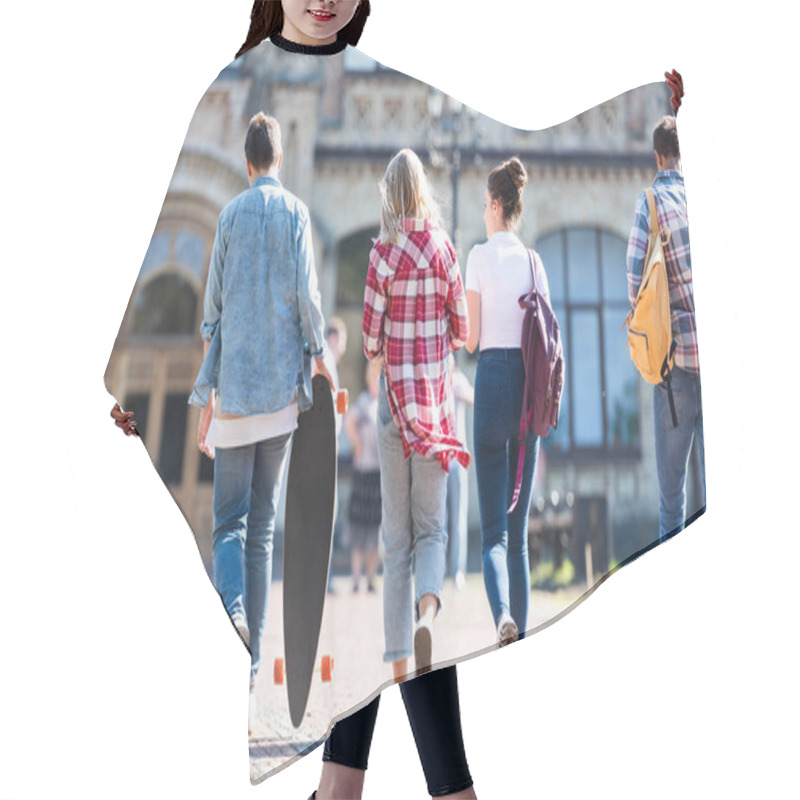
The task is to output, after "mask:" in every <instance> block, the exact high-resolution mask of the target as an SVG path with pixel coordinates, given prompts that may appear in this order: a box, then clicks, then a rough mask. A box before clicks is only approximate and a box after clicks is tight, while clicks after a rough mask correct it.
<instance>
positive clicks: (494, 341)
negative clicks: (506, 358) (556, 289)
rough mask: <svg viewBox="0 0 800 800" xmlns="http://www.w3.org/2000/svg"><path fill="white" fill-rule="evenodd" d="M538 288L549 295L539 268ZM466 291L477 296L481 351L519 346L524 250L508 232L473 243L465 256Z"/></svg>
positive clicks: (527, 275)
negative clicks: (473, 245)
mask: <svg viewBox="0 0 800 800" xmlns="http://www.w3.org/2000/svg"><path fill="white" fill-rule="evenodd" d="M537 280H538V281H539V288H540V289H541V290H542V291H543V292H545V293H547V294H549V293H550V289H549V287H548V285H547V276H546V275H545V274H544V270H543V269H541V263H540V269H539V272H538V274H537ZM466 283H467V285H466V288H467V291H472V292H477V293H478V294H479V295H480V296H481V337H480V342H479V344H480V348H481V350H488V349H490V348H492V347H503V348H508V347H520V346H521V344H522V321H523V320H524V318H525V312H524V311H523V310H522V309H521V308H520V307H519V298H520V297H521V296H522V295H524V294H527V293H528V292H529V291H530V290H531V288H532V284H531V266H530V261H529V259H528V250H527V249H526V247H525V245H524V244H522V242H521V241H520V240H519V239H518V238H517V236H516V234H514V233H511V232H510V231H498V232H497V233H495V234H494V235H493V236H492V237H491V239H489V241H488V242H485V243H484V244H476V245H475V247H473V248H472V250H470V253H469V256H468V257H467V281H466Z"/></svg>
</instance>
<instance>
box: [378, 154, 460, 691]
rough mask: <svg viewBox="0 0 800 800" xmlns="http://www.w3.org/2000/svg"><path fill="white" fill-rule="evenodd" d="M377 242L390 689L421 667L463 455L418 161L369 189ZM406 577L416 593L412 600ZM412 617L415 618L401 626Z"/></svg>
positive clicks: (449, 324)
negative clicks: (375, 191)
mask: <svg viewBox="0 0 800 800" xmlns="http://www.w3.org/2000/svg"><path fill="white" fill-rule="evenodd" d="M381 195H382V199H383V207H382V211H381V234H380V239H379V240H378V241H377V242H376V243H375V245H374V246H373V248H372V252H371V253H370V260H369V269H368V271H367V285H366V290H365V293H364V319H363V331H364V352H365V353H366V355H367V358H369V359H370V360H371V361H374V362H378V363H381V364H382V365H383V373H382V375H381V385H380V390H379V394H378V452H379V454H380V464H381V496H382V498H383V528H384V541H385V553H384V580H383V585H384V592H383V608H384V628H385V635H386V652H385V654H384V659H385V660H386V661H391V662H392V664H393V672H394V676H395V679H397V680H400V679H401V678H403V677H404V676H405V675H406V674H407V659H408V657H409V656H410V655H411V654H412V629H413V653H414V659H415V666H416V669H417V672H418V673H419V672H423V671H426V670H427V669H429V668H430V665H431V661H432V647H433V639H432V636H433V620H434V617H435V615H436V614H437V613H438V611H439V609H440V608H441V590H442V583H443V581H444V573H445V550H446V542H447V533H446V529H445V503H446V492H447V470H448V468H449V466H450V462H451V460H452V459H454V458H455V459H457V460H458V461H459V463H460V464H461V465H462V466H463V467H467V466H468V465H469V461H470V456H469V453H468V452H467V450H466V449H465V446H464V443H463V442H460V441H459V440H458V438H457V437H456V435H455V420H454V417H453V396H452V395H453V389H452V379H451V376H450V370H449V367H448V356H449V355H450V353H451V352H452V351H453V350H456V349H458V348H460V347H461V346H462V345H463V344H464V342H465V341H466V338H467V333H468V320H467V305H466V299H465V297H464V289H463V286H462V283H461V273H460V271H459V268H458V263H457V261H456V254H455V250H454V249H453V245H452V244H451V242H450V240H449V238H448V237H447V234H446V233H445V232H444V231H443V230H442V228H441V227H440V223H439V211H438V207H437V205H436V202H435V200H434V198H433V193H432V191H431V187H430V184H429V182H428V178H427V176H426V174H425V171H424V169H423V167H422V163H421V162H420V160H419V157H418V156H417V155H416V154H415V153H414V152H413V151H412V150H408V149H405V150H401V151H400V152H399V153H398V154H397V155H396V156H395V157H394V158H393V159H392V160H391V161H390V162H389V166H388V167H387V168H386V173H385V175H384V178H383V181H382V182H381ZM412 570H413V573H414V579H415V584H416V591H415V593H414V595H413V597H412V581H411V576H412ZM412 614H413V615H414V616H415V617H416V620H417V622H416V627H414V626H413V622H412Z"/></svg>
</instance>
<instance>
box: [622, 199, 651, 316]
mask: <svg viewBox="0 0 800 800" xmlns="http://www.w3.org/2000/svg"><path fill="white" fill-rule="evenodd" d="M649 234H650V216H649V214H648V213H647V197H646V195H645V193H644V192H642V194H640V195H639V199H638V200H637V201H636V208H635V209H634V212H633V223H632V224H631V233H630V236H629V237H628V252H627V254H626V258H625V261H626V267H627V273H628V300H629V302H630V304H631V307H633V306H634V305H635V303H636V297H637V296H638V294H639V286H641V283H642V275H643V274H644V260H645V257H646V256H647V237H648V236H649Z"/></svg>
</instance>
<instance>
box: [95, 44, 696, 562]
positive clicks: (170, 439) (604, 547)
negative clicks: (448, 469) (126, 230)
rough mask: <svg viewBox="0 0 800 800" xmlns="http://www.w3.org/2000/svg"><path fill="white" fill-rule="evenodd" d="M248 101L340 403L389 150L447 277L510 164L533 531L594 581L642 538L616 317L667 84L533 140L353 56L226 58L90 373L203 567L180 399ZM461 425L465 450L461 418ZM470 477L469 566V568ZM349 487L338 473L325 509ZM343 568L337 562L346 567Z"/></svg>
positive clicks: (637, 446) (192, 421)
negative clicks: (538, 350)
mask: <svg viewBox="0 0 800 800" xmlns="http://www.w3.org/2000/svg"><path fill="white" fill-rule="evenodd" d="M311 62H313V63H311ZM260 110H264V111H266V112H267V113H269V114H272V115H273V116H275V117H276V118H277V119H278V121H279V123H280V125H281V128H282V134H283V148H284V167H283V169H282V171H281V175H280V178H281V181H282V183H283V184H284V186H286V188H287V189H289V190H290V191H292V192H293V193H295V194H296V195H298V196H299V197H300V198H301V199H303V200H304V201H305V202H306V204H307V205H308V207H309V209H310V213H311V217H312V225H313V235H314V245H315V256H316V264H317V270H318V273H319V278H320V286H321V291H322V297H323V304H324V310H325V314H326V317H329V316H330V315H332V314H334V313H335V314H337V315H339V316H340V317H342V318H343V319H344V321H345V322H346V324H347V328H348V332H349V344H348V349H347V353H346V355H345V356H344V359H343V361H342V363H341V365H340V367H339V371H340V377H341V382H342V384H343V385H344V386H347V387H348V388H349V389H350V393H351V397H352V398H354V397H355V396H356V395H357V393H358V392H359V391H360V389H361V388H362V386H363V370H364V363H365V362H364V357H363V354H362V352H361V305H362V300H363V286H364V278H365V275H366V269H367V263H368V255H369V250H370V247H371V243H372V240H373V239H374V238H375V237H376V236H377V235H378V231H379V228H380V195H379V192H378V182H379V180H380V178H381V177H382V175H383V172H384V170H385V168H386V165H387V163H388V162H389V159H390V158H391V156H392V155H393V154H394V153H395V152H397V150H399V149H400V148H402V147H411V148H413V149H414V150H415V151H416V152H417V153H418V154H419V155H420V157H421V158H422V159H423V161H424V162H425V164H426V166H427V167H428V169H429V172H430V175H431V178H432V180H433V183H434V185H435V186H436V189H437V191H438V194H439V196H440V199H441V201H442V206H443V208H444V210H445V214H446V215H447V217H448V227H449V230H450V231H451V233H452V235H453V238H454V241H455V243H456V246H457V250H458V253H459V261H460V263H461V265H462V270H463V269H464V267H465V265H466V257H467V254H468V252H469V249H470V248H471V247H472V245H473V244H475V243H477V242H481V241H484V240H485V231H484V226H483V221H482V214H483V197H484V190H485V186H486V178H487V176H488V173H489V171H490V169H491V168H492V167H494V166H495V165H496V164H498V163H500V162H502V161H503V160H505V159H506V158H508V157H509V156H511V155H517V156H519V157H520V158H521V159H522V161H523V163H524V164H525V166H526V168H527V170H528V175H529V183H528V187H527V188H526V192H525V209H524V213H523V219H522V224H521V227H520V230H519V235H520V237H521V238H522V240H523V241H524V242H525V243H526V244H527V245H529V246H533V247H535V248H536V249H537V250H538V251H539V253H540V254H541V256H542V259H543V262H544V264H545V267H546V269H547V273H548V278H549V283H550V289H551V297H552V299H553V303H554V306H555V309H556V313H557V315H558V318H559V321H560V323H561V327H562V332H563V336H564V342H565V357H566V363H567V381H566V386H567V392H566V396H565V399H564V403H563V406H562V416H561V421H560V424H559V428H558V431H557V432H556V433H555V434H551V436H550V437H549V438H548V439H547V440H546V442H545V443H544V445H543V452H544V453H545V456H544V459H543V460H542V466H543V468H542V469H541V470H540V475H539V476H538V478H537V484H536V488H535V498H534V505H537V503H538V510H536V511H534V518H533V519H532V527H533V528H535V529H538V528H540V527H541V526H542V522H543V520H545V521H547V520H549V521H550V522H552V523H553V524H552V525H550V522H546V524H545V528H547V529H548V530H550V532H551V533H552V532H553V531H558V530H562V531H565V533H562V534H557V541H556V543H555V544H556V548H557V549H558V550H559V552H561V551H562V550H566V551H567V552H569V553H570V554H571V555H572V557H573V559H574V560H577V561H578V562H580V563H576V570H577V572H578V573H582V571H583V566H582V565H583V564H584V561H583V559H584V554H585V544H586V542H587V541H588V542H589V544H590V545H591V549H592V558H593V568H594V570H595V571H597V572H599V573H600V574H602V573H603V572H605V570H606V568H607V567H608V564H609V562H620V561H622V560H623V559H624V558H626V557H628V556H629V555H631V554H632V553H634V552H636V551H637V550H639V549H641V548H642V547H644V546H646V545H647V544H649V543H650V542H651V541H653V539H655V538H657V536H658V504H659V501H658V483H657V479H656V473H655V456H654V447H653V419H652V416H653V409H652V388H651V387H650V386H649V385H647V384H645V383H644V381H643V380H642V379H641V378H640V377H639V376H638V374H637V373H636V371H635V370H634V368H633V365H632V363H631V362H630V359H629V357H628V354H627V351H626V347H625V341H626V340H625V335H624V333H623V331H622V330H621V327H622V324H623V321H624V319H625V315H626V314H627V311H628V298H627V286H626V276H625V251H626V244H627V238H628V233H629V230H630V223H631V219H632V212H633V205H634V202H635V200H636V197H637V195H638V193H639V192H640V191H641V190H642V189H643V188H644V187H645V186H646V185H648V184H649V183H650V181H651V180H652V177H653V175H654V174H655V162H654V158H653V153H652V144H651V132H652V129H653V127H654V126H655V124H656V123H657V121H658V120H659V119H660V117H661V116H662V115H663V114H665V113H668V112H669V103H668V92H667V90H666V87H658V86H650V87H642V88H640V89H637V90H634V91H632V92H628V93H627V94H625V95H621V96H619V97H617V98H614V99H612V100H609V101H608V102H606V103H603V104H602V105H600V106H597V107H596V108H593V109H591V110H589V111H587V112H586V113H584V114H581V115H579V116H578V117H576V118H574V119H572V120H570V121H569V122H566V123H564V124H562V125H559V126H557V127H554V128H551V129H548V130H546V131H541V132H533V133H531V132H526V131H521V130H517V129H514V128H511V127H508V126H505V125H502V124H500V123H498V122H497V121H495V120H492V119H489V118H487V117H484V116H482V115H479V114H476V113H475V112H474V111H472V110H471V109H468V108H466V107H464V106H462V105H461V104H459V103H457V102H454V101H452V100H451V99H450V98H447V97H445V96H444V95H442V94H441V93H440V92H438V91H436V90H433V89H431V88H430V87H428V86H426V85H425V84H423V83H421V82H419V81H417V80H415V79H412V78H409V77H408V76H406V75H404V74H402V73H398V72H395V71H393V70H391V69H388V68H384V67H382V66H380V65H377V64H376V63H375V62H373V61H372V60H371V59H368V58H366V57H365V56H363V55H362V54H360V53H358V52H357V51H353V50H350V51H348V52H347V53H346V54H345V56H344V57H343V58H338V57H335V58H326V59H322V58H320V59H305V60H302V61H300V60H298V59H297V58H296V57H294V55H293V54H291V53H285V52H283V51H281V50H279V49H278V48H275V47H272V46H269V45H268V44H267V45H265V46H261V47H259V48H257V49H256V51H252V52H250V53H248V54H246V55H245V56H244V57H242V58H241V59H239V60H238V61H237V62H235V63H234V64H233V65H231V66H229V67H227V68H226V69H224V70H223V71H222V72H221V73H220V75H219V76H218V78H217V79H216V80H215V81H214V83H213V84H212V85H211V87H210V88H209V90H208V91H207V93H206V94H205V95H204V97H203V98H202V100H201V101H200V104H199V106H198V108H197V111H196V113H195V115H194V118H193V120H192V122H191V125H190V128H189V131H188V134H187V137H186V141H185V143H184V146H183V148H182V150H181V152H180V155H179V157H178V162H177V165H176V167H175V172H174V175H173V177H172V181H171V183H170V186H169V190H168V193H167V196H166V199H165V202H164V206H163V209H162V212H161V214H160V216H159V218H158V221H157V223H156V227H155V231H154V234H153V237H152V241H151V243H150V246H149V248H148V250H147V253H146V254H145V256H144V260H143V264H142V268H141V272H140V274H139V277H138V280H137V283H136V286H135V290H134V293H133V295H132V298H131V301H130V304H129V307H128V309H127V311H126V313H125V317H124V320H123V323H122V326H121V329H120V333H119V336H118V338H117V342H116V344H115V347H114V350H113V353H112V357H111V360H110V362H109V365H108V370H107V374H106V384H107V386H108V387H109V389H110V390H111V391H112V393H113V394H114V395H115V396H116V397H117V398H119V399H120V400H121V401H122V402H123V405H124V407H125V408H126V409H129V410H133V411H134V412H135V415H136V418H137V419H138V420H139V424H140V429H141V430H142V432H143V436H144V441H145V444H146V447H147V449H148V451H149V453H150V455H151V456H152V458H153V461H154V463H155V465H156V467H157V469H158V471H159V473H160V475H161V476H162V478H163V479H164V481H165V482H166V484H167V485H168V487H169V489H170V491H171V493H172V494H173V496H174V498H175V500H176V502H177V503H178V504H179V506H180V507H181V509H182V511H183V513H184V515H185V516H186V518H187V520H188V521H189V523H190V525H191V527H192V528H193V530H194V531H195V532H196V533H197V535H198V544H199V547H200V551H201V554H202V556H203V559H204V561H205V563H206V565H207V566H209V564H210V535H211V529H212V521H213V516H212V479H213V464H212V462H210V461H209V460H208V459H207V458H206V457H205V456H201V454H200V452H199V451H198V448H197V446H196V429H197V413H198V412H197V409H195V408H193V407H189V406H188V405H187V398H188V396H189V394H190V391H191V387H192V384H193V380H194V377H195V375H196V374H197V371H198V369H199V367H200V363H201V360H202V344H201V341H200V337H199V328H200V322H201V320H202V313H203V309H202V306H203V292H204V288H205V279H206V274H207V269H208V263H209V257H210V253H211V246H212V243H213V239H214V233H215V230H216V222H217V216H218V214H219V212H220V211H221V209H222V207H223V206H224V205H225V204H226V203H227V202H228V201H229V200H230V199H231V198H233V197H234V196H235V195H236V194H238V193H239V192H242V191H244V190H245V189H246V188H247V186H248V182H247V175H246V172H245V164H244V150H243V147H244V137H245V132H246V130H247V124H248V122H249V119H250V117H251V116H252V115H253V114H254V113H256V112H257V111H260ZM701 336H702V326H701ZM459 364H460V366H461V368H462V369H463V370H464V371H465V372H466V373H467V375H468V376H469V377H470V378H471V379H473V378H474V371H475V365H476V359H475V357H471V356H468V355H467V354H466V352H464V353H461V354H459ZM468 427H469V429H470V433H469V438H468V442H469V443H470V444H471V416H470V417H469V419H468ZM346 449H347V448H346V446H345V447H344V448H343V452H344V453H345V454H346ZM695 456H696V454H695ZM345 464H346V459H345ZM698 470H699V468H698V465H697V459H696V457H695V458H694V459H693V466H692V469H690V473H689V497H688V499H689V502H688V512H689V513H690V514H691V513H692V512H693V511H695V510H696V509H698V508H699V507H700V506H701V505H702V498H701V494H700V491H701V490H700V489H699V486H700V482H699V471H698ZM471 473H472V474H471V478H470V480H471V484H472V485H471V489H472V491H471V492H470V566H471V568H474V569H479V565H480V555H479V554H480V546H479V543H480V531H479V528H478V512H477V492H476V491H475V486H474V481H475V478H474V471H472V470H471ZM347 495H348V475H347V470H346V468H345V469H343V470H342V475H341V494H340V509H341V510H340V517H343V516H345V514H344V513H343V512H344V510H345V509H346V500H347ZM558 520H561V522H558ZM564 520H566V522H564ZM548 526H549V527H548ZM279 527H280V521H279ZM576 530H577V531H578V532H577V533H576ZM570 532H571V535H570ZM564 536H566V537H567V539H569V541H565V539H564ZM551 544H552V543H551ZM547 547H550V545H548V546H547ZM545 549H547V548H545ZM340 560H341V561H342V565H343V568H344V569H345V570H346V569H347V567H346V562H347V559H346V558H342V559H340ZM337 563H338V562H337Z"/></svg>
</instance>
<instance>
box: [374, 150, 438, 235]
mask: <svg viewBox="0 0 800 800" xmlns="http://www.w3.org/2000/svg"><path fill="white" fill-rule="evenodd" d="M379 186H380V190H381V243H382V244H397V241H398V239H399V238H400V234H401V233H402V231H403V220H404V219H427V220H430V222H431V223H433V224H434V225H437V226H438V225H441V214H440V212H439V204H438V202H437V201H436V197H435V196H434V192H433V188H432V187H431V184H430V181H429V180H428V176H427V175H426V173H425V168H424V167H423V166H422V162H421V161H420V160H419V156H418V155H417V154H416V153H415V152H414V151H413V150H410V149H409V148H407V147H406V148H404V149H402V150H401V151H400V152H399V153H397V155H395V156H394V157H393V158H392V160H391V161H390V162H389V166H388V167H386V172H385V173H384V176H383V180H382V181H381V182H380V184H379Z"/></svg>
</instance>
